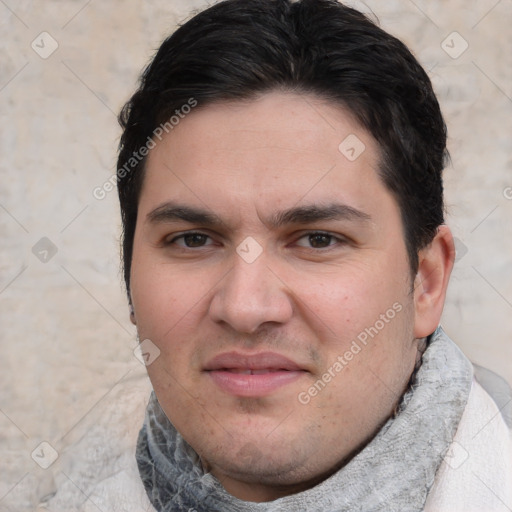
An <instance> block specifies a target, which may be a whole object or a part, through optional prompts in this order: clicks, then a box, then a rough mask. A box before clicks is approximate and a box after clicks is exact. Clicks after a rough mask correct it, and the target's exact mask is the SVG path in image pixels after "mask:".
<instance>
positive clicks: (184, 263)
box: [131, 91, 454, 501]
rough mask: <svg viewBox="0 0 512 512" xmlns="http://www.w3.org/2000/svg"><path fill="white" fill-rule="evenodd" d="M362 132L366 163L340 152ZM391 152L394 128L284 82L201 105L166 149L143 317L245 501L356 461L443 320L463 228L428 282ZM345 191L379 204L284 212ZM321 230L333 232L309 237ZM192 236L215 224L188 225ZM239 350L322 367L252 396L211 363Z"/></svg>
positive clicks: (164, 389)
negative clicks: (405, 216) (175, 209)
mask: <svg viewBox="0 0 512 512" xmlns="http://www.w3.org/2000/svg"><path fill="white" fill-rule="evenodd" d="M349 134H356V135H357V137H358V138H359V139H360V140H361V141H363V143H364V144H365V146H366V149H365V150H364V151H363V153H362V154H361V155H360V156H359V157H358V158H357V159H356V160H355V161H352V162H351V161H349V160H348V159H347V158H346V157H345V156H344V155H343V154H342V153H341V152H340V151H339V150H338V146H339V144H340V143H341V142H342V141H343V140H344V139H345V138H346V137H347V136H348V135H349ZM378 161H379V159H378V146H377V143H376V141H375V140H373V138H372V137H371V136H370V135H369V134H368V133H367V132H366V131H364V130H363V129H362V128H361V127H360V126H359V125H358V124H357V123H356V122H355V121H354V119H353V118H352V116H351V115H350V114H349V113H348V112H346V111H345V110H343V109H341V108H340V107H338V106H336V105H334V104H331V103H326V102H325V101H321V100H320V99H318V98H315V97H314V96H312V95H298V94H295V93H285V92H277V91H276V92H271V93H266V94H264V95H262V96H260V97H258V98H257V99H255V100H251V101H249V102H238V103H223V104H214V105H210V106H207V107H204V108H199V107H198V108H196V109H195V110H193V111H192V113H190V114H189V115H187V116H186V118H185V119H183V120H182V121H180V124H179V125H177V126H176V127H175V128H174V129H173V131H172V132H170V133H169V134H167V135H166V136H165V137H164V138H163V140H162V141H161V142H157V144H156V147H155V148H154V149H153V150H152V151H151V152H150V154H149V156H148V160H147V165H146V175H145V178H144V184H143V188H142V193H141V196H140V202H139V207H138V220H137V225H136V231H135V238H134V248H133V260H132V267H131V297H132V301H133V306H134V314H133V316H132V321H133V322H134V323H136V325H137V329H138V331H139V336H140V339H141V340H143V339H150V340H151V341H152V342H153V343H155V344H156V345H157V346H158V348H159V349H160V351H161V353H160V356H159V357H158V358H157V359H156V360H155V361H154V362H153V363H152V364H150V365H149V366H148V368H147V369H148V373H149V377H150V379H151V382H152V384H153V387H154V389H155V392H156V395H157V397H158V400H159V402H160V404H161V405H162V407H163V409H164V411H165V413H166V414H167V416H168V417H169V419H170V420H171V422H172V423H173V424H174V425H175V427H176V428H177V429H178V431H179V432H180V433H181V434H182V435H183V437H184V438H185V440H186V441H187V442H188V443H190V445H191V446H192V447H193V448H194V449H195V450H196V451H197V453H198V454H199V455H200V456H201V458H202V460H203V463H204V465H205V466H206V467H207V468H208V469H209V470H210V471H211V472H212V473H213V475H215V476H216V477H217V478H218V479H219V480H220V481H221V482H222V484H223V485H224V487H225V488H226V490H227V491H228V492H230V493H231V494H232V495H234V496H236V497H238V498H240V499H243V500H248V501H269V500H274V499H276V498H279V497H281V496H285V495H289V494H292V493H296V492H299V491H302V490H305V489H308V488H310V487H312V486H314V485H316V484H317V483H318V482H319V481H321V480H323V479H325V478H326V477H327V476H329V475H330V474H332V473H333V472H334V471H336V470H338V469H339V468H340V467H341V466H342V465H343V464H345V463H346V462H347V461H348V460H350V458H351V457H352V456H353V455H354V454H355V453H356V452H357V451H358V450H360V449H361V448H362V447H364V445H365V444H366V443H368V441H369V440H371V438H372V437H373V436H374V435H375V433H376V432H377V431H378V429H379V427H380V426H381V425H382V424H383V423H384V422H385V421H386V420H387V419H388V418H389V417H390V415H391V414H392V411H393V409H394V407H395V406H396V405H397V403H398V401H399V399H400V397H401V395H402V394H403V392H404V390H405V389H406V387H407V384H408V381H409V378H410V375H411V373H412V371H413V369H414V365H415V361H416V358H417V357H418V341H419V339H420V338H423V337H425V336H428V335H429V334H431V333H432V332H433V331H434V330H435V328H436V327H437V325H438V323H439V319H440V315H441V312H442V308H443V303H444V299H445V293H446V287H447V283H448V279H449V275H450V272H451V268H452V264H453V257H454V248H453V241H452V236H451V234H450V231H449V229H448V228H447V227H446V226H441V227H440V228H439V231H438V234H437V236H436V238H435V239H434V241H433V242H432V244H431V245H430V246H429V247H427V248H425V249H423V250H422V251H421V252H420V253H419V259H420V265H419V270H418V274H417V275H416V276H415V278H414V280H413V279H412V277H411V272H410V266H409V262H408V259H407V252H406V247H405V242H404V234H403V227H402V222H401V219H400V211H399V208H398V205H397V202H396V201H395V199H394V198H393V196H392V195H391V193H390V192H389V191H388V190H387V189H386V188H385V186H384V185H383V183H382V181H381V180H380V178H379V176H378V174H377V168H378ZM166 203H173V204H175V203H178V204H179V205H182V206H187V207H190V208H194V209H201V210H206V211H207V212H209V213H213V214H215V215H216V216H217V217H218V218H219V219H220V222H219V223H218V224H216V225H211V226H210V225H208V226H206V225H204V224H203V223H201V222H197V221H194V220H190V221H185V220H181V219H173V218H170V216H169V215H167V216H166V215H165V214H164V215H160V216H159V217H158V216H155V215H154V214H153V215H151V213H152V212H154V211H155V210H157V209H158V208H161V207H162V205H165V204H166ZM335 203H336V204H344V205H348V206H350V207H351V208H353V209H357V210H358V211H360V212H364V214H365V215H366V216H368V218H364V219H360V218H356V217H353V216H352V217H350V216H349V217H347V216H345V217H342V218H335V219H323V220H322V219H317V220H314V221H307V219H296V220H297V221H296V222H284V223H282V224H281V225H279V226H276V225H273V224H272V223H271V222H270V219H271V218H272V217H273V216H275V214H276V213H277V212H280V211H283V210H287V209H291V208H296V207H299V206H312V205H316V206H317V207H320V208H321V207H325V206H326V205H332V204H335ZM159 211H160V212H161V211H162V209H160V210H159ZM155 217H156V218H155ZM306 221H307V222H306ZM318 231H321V232H325V233H327V234H328V235H330V237H329V236H316V237H315V236H309V235H310V234H311V233H315V232H318ZM189 232H198V233H200V235H198V236H196V237H194V236H192V237H190V236H189V237H187V238H183V237H181V238H177V237H180V235H183V234H184V233H185V234H186V233H189ZM201 234H202V235H205V236H201ZM248 236H250V237H252V238H254V239H255V240H256V241H257V242H258V244H259V245H260V246H261V248H262V253H261V254H260V255H259V257H258V258H257V259H256V260H255V261H254V262H252V263H247V262H246V261H245V260H244V259H243V258H242V257H241V256H240V255H239V254H238V253H237V251H236V248H237V246H239V244H241V242H242V241H244V239H246V237H248ZM395 303H398V304H399V305H400V306H401V310H400V312H398V313H397V314H396V315H395V316H394V318H393V319H392V320H390V321H389V322H387V323H385V326H384V327H383V328H382V329H380V330H379V331H378V334H377V335H375V336H374V337H373V338H370V339H369V342H368V343H367V345H366V346H364V348H363V349H362V350H361V351H360V352H359V353H357V354H356V355H354V357H353V358H352V360H350V361H348V364H347V365H346V366H345V367H344V368H343V370H342V371H339V372H337V373H335V377H333V378H332V379H331V380H330V382H328V384H327V385H326V386H325V387H324V388H323V389H322V390H321V391H320V392H318V393H317V394H316V396H314V397H311V399H310V401H309V402H308V403H307V404H304V403H301V402H300V401H299V400H298V396H299V394H300V393H301V392H302V393H304V392H305V391H306V392H307V390H308V389H310V387H311V386H312V385H313V384H314V383H315V382H317V381H318V379H321V378H322V375H324V374H325V372H326V371H328V369H329V368H331V369H332V366H333V364H334V363H335V362H336V361H337V358H338V356H340V355H341V356H343V354H345V352H346V351H347V350H349V349H350V346H351V343H352V341H353V340H355V339H357V336H358V335H359V334H360V333H361V332H362V331H364V330H365V328H368V327H370V326H374V325H375V324H376V321H377V320H379V318H381V317H380V315H382V314H385V313H386V311H387V310H389V309H390V308H392V306H393V304H395ZM232 350H238V351H245V352H250V353H257V352H262V351H268V350H270V351H274V352H277V353H279V354H283V355H285V356H287V357H289V358H290V359H292V360H293V361H295V362H296V363H298V364H299V365H300V366H301V368H303V369H304V370H305V371H304V372H303V373H302V374H301V376H300V377H299V378H298V379H297V380H295V381H294V382H291V383H289V384H287V385H286V386H283V387H281V388H279V389H277V390H275V391H274V392H272V393H270V394H269V395H266V396H260V397H243V396H234V395H232V394H229V393H226V392H225V391H223V390H221V389H220V388H219V387H218V386H217V385H215V384H214V383H213V382H212V379H211V378H210V375H209V374H208V372H205V371H203V370H204V367H205V365H206V363H207V362H208V361H209V360H210V359H211V358H213V357H214V356H216V355H218V354H220V353H222V352H227V351H232ZM331 373H332V370H331ZM302 396H304V395H302Z"/></svg>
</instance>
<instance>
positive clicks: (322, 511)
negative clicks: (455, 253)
mask: <svg viewBox="0 0 512 512" xmlns="http://www.w3.org/2000/svg"><path fill="white" fill-rule="evenodd" d="M427 342H428V343H427V348H426V350H425V352H424V353H423V357H422V362H421V366H419V368H418V369H417V371H416V372H415V373H414V374H413V376H412V378H411V382H410V385H409V388H408V390H407V391H406V392H405V393H404V395H403V397H402V399H401V401H400V404H399V406H398V409H397V412H396V415H395V416H394V417H392V418H390V419H389V420H388V421H387V422H386V423H385V424H384V426H383V427H382V428H381V429H380V430H379V432H378V433H377V434H376V436H375V437H374V438H373V439H372V441H370V443H369V444H367V445H366V446H365V447H364V449H363V450H361V451H360V452H359V453H358V454H357V455H356V456H355V457H354V458H352V459H351V460H350V461H349V462H348V463H347V464H346V465H345V466H344V467H343V468H341V469H340V470H339V471H337V472H336V473H334V474H333V475H332V476H330V477H329V478H328V479H326V480H324V481H323V482H322V483H320V484H318V485H316V486H315V487H313V488H311V489H308V490H307V491H303V492H300V493H297V494H293V495H290V496H286V497H284V498H279V499H277V500H275V501H271V502H264V503H254V502H246V501H242V500H240V499H237V498H235V497H233V496H232V495H231V494H229V493H228V492H227V491H226V490H225V489H224V488H223V487H222V485H221V484H220V482H219V481H218V480H217V479H216V478H215V477H214V476H213V475H211V474H210V473H205V472H204V471H203V466H202V464H201V461H200V459H199V457H198V455H197V454H196V452H195V451H194V450H193V449H192V448H191V447H190V445H188V444H187V443H186V442H185V441H184V440H183V438H182V437H181V435H180V434H179V433H178V432H177V431H176V429H175V428H174V427H173V425H172V424H171V423H170V421H169V420H168V419H167V417H166V416H165V414H164V413H163V411H162V409H161V407H160V405H159V404H158V401H157V400H156V397H155V395H154V393H152V395H151V399H150V402H149V405H148V408H147V411H146V418H145V421H144V425H143V427H142V430H141V431H140V434H139V438H138V442H137V454H136V457H137V463H138V467H139V473H140V476H141V478H142V481H143V483H144V486H145V488H146V492H147V494H148V496H149V499H150V501H151V503H152V504H153V506H154V507H155V509H156V510H157V511H158V512H171V511H180V512H194V511H196V512H212V511H218V512H277V511H292V512H300V511H307V512H345V511H350V512H354V511H361V512H377V511H379V512H393V511H396V512H398V511H400V512H413V511H421V510H423V507H424V504H425V500H426V498H427V494H428V492H429V489H430V488H431V486H432V484H433V482H434V476H435V474H436V471H437V469H438V467H439V465H440V464H441V462H442V459H443V457H444V455H445V453H446V451H447V449H448V446H449V444H450V443H451V441H452V439H453V436H454V434H455V431H456V429H457V426H458V424H459V421H460V418H461V416H462V412H463V411H464V408H465V406H466V403H467V399H468V396H469V391H470V389H471V382H472V376H473V368H472V365H471V363H470V362H469V360H468V359H467V358H466V357H465V356H464V355H463V354H462V352H461V351H460V350H459V348H458V347H457V346H456V345H455V344H454V343H453V341H451V340H450V338H448V336H447V335H446V334H445V333H444V331H443V330H442V329H441V328H438V329H437V330H436V331H435V332H434V333H433V334H432V335H431V336H430V337H429V338H428V340H427Z"/></svg>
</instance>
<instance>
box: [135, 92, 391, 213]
mask: <svg viewBox="0 0 512 512" xmlns="http://www.w3.org/2000/svg"><path fill="white" fill-rule="evenodd" d="M378 162H379V158H378V146H377V143H376V142H375V140H374V139H373V138H372V137H371V136H370V134H369V133H368V132H366V131H365V130H364V129H362V128H361V127H360V126H359V124H358V123H357V122H356V121H355V120H354V118H353V116H352V115H350V113H348V112H347V111H346V110H344V109H342V108H341V107H339V106H336V105H333V104H331V103H328V102H326V101H323V100H320V99H319V98H316V97H315V96H312V95H298V94H294V93H281V92H273V93H267V94H265V95H262V96H261V97H259V98H257V99H255V100H251V101H244V102H225V103H216V104H212V105H208V106H205V107H203V108H201V106H199V107H196V109H195V110H193V111H192V112H191V113H190V114H188V115H187V116H184V117H183V119H181V120H180V122H179V124H178V125H176V126H174V128H173V129H172V130H171V131H170V132H169V133H167V134H165V135H164V136H163V138H162V140H161V141H157V143H156V147H155V148H154V149H152V150H151V151H150V153H149V155H148V159H147V162H146V175H145V178H144V184H143V189H142V194H141V202H140V204H139V208H140V209H143V210H144V209H147V208H149V207H153V208H154V207H155V206H156V205H157V204H158V203H164V202H166V201H169V200H175V199H176V198H179V199H180V200H181V201H183V200H187V201H189V202H191V203H193V204H196V205H198V204H201V205H202V206H206V207H207V208H212V209H214V210H215V211H216V212H219V213H222V212H223V211H224V212H225V213H226V214H227V213H231V214H235V215H236V214H238V213H240V212H242V211H245V210H246V209H256V210H258V211H260V210H261V211H265V212H267V211H269V210H272V209H276V208H279V209H282V208H290V207H292V206H295V205H297V204H300V203H301V201H303V202H306V203H308V204H311V203H315V202H323V203H325V202H330V203H333V202H340V201H341V202H343V203H346V204H348V205H349V206H352V207H354V208H357V209H360V210H364V208H368V207H370V206H372V205H373V206H374V207H375V198H376V197H379V196H381V195H382V196H387V197H386V199H387V200H388V201H389V200H391V201H392V198H391V196H390V194H389V193H388V191H387V190H386V189H385V187H384V186H383V184H382V182H381V180H380V178H379V176H378V173H377V169H378Z"/></svg>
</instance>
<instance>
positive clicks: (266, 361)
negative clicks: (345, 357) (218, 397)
mask: <svg viewBox="0 0 512 512" xmlns="http://www.w3.org/2000/svg"><path fill="white" fill-rule="evenodd" d="M204 371H205V372H207V373H208V374H209V375H210V377H211V378H212V380H213V381H214V383H215V384H216V385H217V386H218V387H219V388H220V389H221V390H222V391H224V392H226V393H229V394H232V395H237V396H245V397H260V396H265V395H269V394H271V393H273V392H274V391H276V390H278V389H279V388H281V387H282V386H285V385H286V384H289V383H291V382H293V381H295V380H297V379H299V378H300V377H302V376H303V375H304V374H305V373H306V372H307V370H306V369H304V368H301V367H300V366H299V365H298V364H297V363H295V362H294V361H292V360H291V359H289V358H287V357H285V356H283V355H281V354H278V353H275V352H259V353H256V354H244V353H241V352H237V351H232V352H224V353H222V354H219V355H217V356H215V357H214V358H213V359H211V360H210V361H209V362H208V363H207V364H206V365H205V368H204Z"/></svg>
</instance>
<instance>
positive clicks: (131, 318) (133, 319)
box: [129, 304, 137, 325]
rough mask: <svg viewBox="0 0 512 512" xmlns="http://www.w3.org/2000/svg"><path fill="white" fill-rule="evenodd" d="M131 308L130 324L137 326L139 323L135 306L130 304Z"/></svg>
mask: <svg viewBox="0 0 512 512" xmlns="http://www.w3.org/2000/svg"><path fill="white" fill-rule="evenodd" d="M129 307H130V322H131V323H132V324H133V325H137V321H136V320H135V311H134V309H133V305H132V304H130V305H129Z"/></svg>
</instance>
